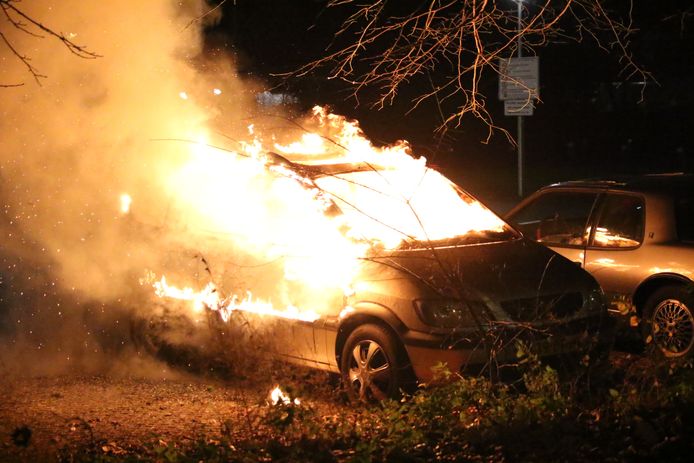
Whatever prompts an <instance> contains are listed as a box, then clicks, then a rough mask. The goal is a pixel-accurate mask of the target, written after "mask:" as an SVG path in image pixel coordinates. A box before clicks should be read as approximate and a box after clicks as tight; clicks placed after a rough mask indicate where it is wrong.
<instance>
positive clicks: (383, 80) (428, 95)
mask: <svg viewBox="0 0 694 463" xmlns="http://www.w3.org/2000/svg"><path fill="white" fill-rule="evenodd" d="M514 1H517V0H514ZM626 1H627V6H631V3H630V1H631V0H626ZM602 3H603V2H602V0H539V1H537V2H534V4H533V5H530V4H529V2H526V3H524V4H523V5H522V7H523V10H522V11H523V21H522V27H521V28H520V30H518V28H517V23H516V13H515V11H510V9H511V7H513V9H514V10H515V6H513V5H512V4H510V1H509V0H505V1H501V0H427V1H426V2H424V3H416V4H413V3H410V2H395V1H392V0H391V1H390V2H389V1H388V0H377V1H372V2H360V1H357V0H331V1H329V2H328V7H331V8H338V7H339V8H346V9H350V10H351V12H348V16H347V19H346V20H345V21H344V23H343V25H342V26H341V27H340V28H339V30H338V31H337V34H336V38H335V40H334V42H333V44H332V45H331V46H330V47H329V49H328V50H329V52H328V53H327V54H326V55H325V56H323V57H321V58H318V59H316V60H314V61H312V62H310V63H308V64H306V65H304V66H302V67H301V68H299V69H298V70H296V71H294V72H293V73H291V74H292V75H296V76H303V75H306V74H308V73H312V72H314V71H316V70H318V69H319V68H327V69H328V73H329V74H328V76H329V78H331V79H340V80H343V81H345V82H347V83H349V84H350V85H351V86H352V87H353V91H352V96H354V97H355V98H357V97H358V94H360V93H361V92H362V91H363V90H365V89H366V88H367V87H368V88H371V89H377V91H378V96H377V97H376V98H375V99H374V101H372V105H373V107H375V108H378V109H380V108H382V107H383V106H385V105H389V104H391V103H392V102H393V100H394V99H395V98H396V96H397V95H398V93H399V92H400V90H402V89H404V88H405V87H406V86H408V85H411V84H413V82H414V81H415V80H417V79H422V80H424V81H425V83H428V85H429V90H427V91H421V92H420V93H419V95H418V96H416V97H414V99H413V100H412V102H411V103H412V109H414V108H416V107H418V106H419V105H421V104H422V103H423V102H425V101H427V100H433V101H434V102H435V103H436V105H437V107H438V108H439V109H438V110H439V112H440V113H441V114H442V123H441V125H440V127H439V129H438V130H439V131H445V130H446V129H449V128H454V127H458V126H459V125H460V123H461V121H462V118H463V116H466V115H472V116H474V117H476V118H478V119H480V120H482V121H483V122H484V123H486V124H487V125H488V126H489V136H491V134H492V133H493V132H494V131H495V130H500V129H499V127H497V126H495V125H494V123H493V121H492V117H491V115H490V113H489V111H488V109H487V106H486V99H485V96H484V95H483V93H482V91H481V90H480V84H481V82H482V81H483V79H484V78H485V76H486V74H488V73H492V74H494V75H497V74H500V73H501V72H502V69H501V67H500V66H499V59H500V58H504V57H509V56H511V55H512V54H513V53H514V52H515V51H516V48H517V44H518V42H519V41H518V39H519V36H520V38H522V42H523V44H524V45H523V48H524V50H523V51H524V53H525V54H528V55H532V54H535V51H536V49H537V48H540V47H543V46H546V45H547V44H549V43H553V42H558V41H567V40H573V41H578V42H580V41H582V40H584V39H585V38H586V37H590V38H592V39H593V40H594V41H595V43H596V44H597V46H598V47H601V48H603V49H605V50H607V51H610V52H612V53H615V54H616V56H617V57H618V62H619V63H620V65H621V66H622V72H623V74H624V75H625V76H626V78H632V77H635V76H638V77H640V78H642V79H646V78H650V77H651V76H650V74H648V73H647V72H645V71H644V70H643V69H641V67H640V66H639V65H638V64H637V63H636V62H635V60H634V58H633V55H632V53H631V51H630V48H629V47H630V41H629V38H630V36H631V34H633V32H634V31H635V29H634V27H633V25H632V22H631V11H629V16H628V18H627V19H626V20H624V19H621V18H618V17H617V16H616V15H613V14H611V13H610V12H609V11H608V10H607V9H605V8H604V7H603V4H602ZM505 77H508V76H505ZM444 112H445V115H444ZM502 131H503V130H502ZM503 132H505V131H503ZM506 135H507V137H510V136H509V135H508V133H506Z"/></svg>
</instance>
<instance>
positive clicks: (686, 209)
mask: <svg viewBox="0 0 694 463" xmlns="http://www.w3.org/2000/svg"><path fill="white" fill-rule="evenodd" d="M675 217H676V220H677V236H678V238H679V239H680V241H689V242H694V197H693V196H683V197H679V198H677V199H675Z"/></svg>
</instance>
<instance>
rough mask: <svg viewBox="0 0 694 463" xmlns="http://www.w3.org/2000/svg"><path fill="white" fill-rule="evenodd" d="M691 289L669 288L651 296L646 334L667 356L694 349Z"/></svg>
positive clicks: (684, 354) (646, 319)
mask: <svg viewBox="0 0 694 463" xmlns="http://www.w3.org/2000/svg"><path fill="white" fill-rule="evenodd" d="M692 291H693V289H692V288H690V287H687V286H666V287H664V288H661V289H659V290H658V291H656V292H655V293H653V294H652V295H651V297H649V298H648V300H647V301H646V305H645V308H644V323H643V334H644V339H646V340H647V341H648V340H649V336H650V337H651V340H650V341H651V342H652V343H653V344H654V345H655V346H656V347H657V348H658V349H659V350H660V351H661V352H662V354H663V355H664V356H665V357H669V358H678V357H685V356H688V355H691V353H692V351H693V350H694V296H693V295H692Z"/></svg>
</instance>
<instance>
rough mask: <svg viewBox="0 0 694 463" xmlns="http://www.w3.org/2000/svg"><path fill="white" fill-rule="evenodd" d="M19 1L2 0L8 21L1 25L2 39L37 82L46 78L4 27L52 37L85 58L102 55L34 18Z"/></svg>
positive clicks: (36, 36) (36, 35)
mask: <svg viewBox="0 0 694 463" xmlns="http://www.w3.org/2000/svg"><path fill="white" fill-rule="evenodd" d="M18 3H19V2H18V1H17V0H0V9H2V14H3V16H4V17H5V20H6V23H5V24H4V25H2V26H0V41H1V42H2V43H4V45H5V46H6V47H7V48H8V49H9V50H10V52H11V53H12V54H13V55H14V56H15V57H16V58H17V59H18V60H19V61H21V62H22V63H23V64H24V66H25V67H26V68H27V72H28V73H29V74H30V75H31V76H32V77H33V78H34V80H35V81H36V83H37V84H39V85H41V79H44V78H46V77H47V76H45V75H44V74H42V73H41V72H40V71H39V69H38V68H37V67H35V66H34V65H33V64H32V63H31V58H30V57H29V56H28V55H26V54H24V53H22V52H21V51H20V50H19V49H17V47H16V46H15V45H14V44H13V43H12V42H11V40H10V39H9V38H8V36H7V34H6V33H4V32H3V27H7V24H9V25H10V27H13V28H15V29H17V30H19V31H21V32H23V33H24V34H27V35H29V36H31V37H34V38H37V39H43V38H45V37H51V38H54V39H57V40H59V41H60V42H62V44H63V45H65V47H66V48H67V49H68V50H69V51H70V53H72V54H73V55H75V56H78V57H79V58H83V59H96V58H100V57H101V55H98V54H97V53H94V52H92V51H89V50H88V49H87V48H86V47H85V46H83V45H78V44H77V43H75V42H74V41H73V40H72V38H71V37H68V36H66V35H65V34H64V33H62V32H56V31H55V30H54V29H52V28H50V27H48V26H46V25H44V24H43V23H41V22H39V21H37V20H36V19H34V18H32V17H31V16H29V15H28V14H26V13H25V12H24V11H22V10H21V9H20V8H19V7H18V6H17V4H18ZM21 85H23V83H20V84H0V87H2V88H7V87H17V86H21Z"/></svg>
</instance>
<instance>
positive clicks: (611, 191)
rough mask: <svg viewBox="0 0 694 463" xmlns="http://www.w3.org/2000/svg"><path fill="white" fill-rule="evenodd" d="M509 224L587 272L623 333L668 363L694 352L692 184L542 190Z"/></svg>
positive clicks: (642, 179)
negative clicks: (628, 330)
mask: <svg viewBox="0 0 694 463" xmlns="http://www.w3.org/2000/svg"><path fill="white" fill-rule="evenodd" d="M506 219H507V220H508V221H509V222H511V223H513V224H515V225H516V227H517V228H518V229H519V230H520V231H521V232H522V233H523V234H525V235H526V236H527V237H529V238H532V239H535V240H537V241H538V242H541V243H543V244H545V245H547V246H549V247H550V248H551V249H553V250H554V251H556V252H558V253H560V254H562V255H563V256H565V257H566V258H567V259H570V260H571V261H573V262H576V263H577V264H579V265H580V266H581V267H583V268H585V269H586V270H587V271H588V272H590V273H591V274H592V275H593V276H594V277H595V278H596V279H597V280H598V282H599V283H600V284H601V285H602V287H603V289H604V291H605V293H606V296H607V297H608V303H609V304H610V306H609V310H610V313H611V314H613V315H614V316H615V317H616V319H617V320H619V321H620V322H621V323H620V325H621V326H622V327H625V326H631V327H632V328H638V329H639V331H640V333H639V334H640V335H641V336H642V337H643V339H644V341H646V342H647V344H652V345H655V346H656V347H657V351H659V352H660V353H662V354H663V355H665V356H666V357H670V358H678V357H687V356H691V354H692V352H693V351H694V319H693V317H692V313H693V311H694V295H693V292H694V283H693V281H694V280H693V279H694V177H693V176H692V175H690V174H660V175H644V176H635V177H624V178H618V179H612V180H582V181H569V182H562V183H558V184H554V185H549V186H547V187H544V188H542V189H540V190H538V191H537V192H535V193H534V194H532V195H531V196H529V197H528V198H527V199H525V200H524V201H522V202H521V203H520V204H518V205H517V206H516V207H514V208H513V209H512V210H511V211H510V212H509V213H508V214H507V215H506Z"/></svg>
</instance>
